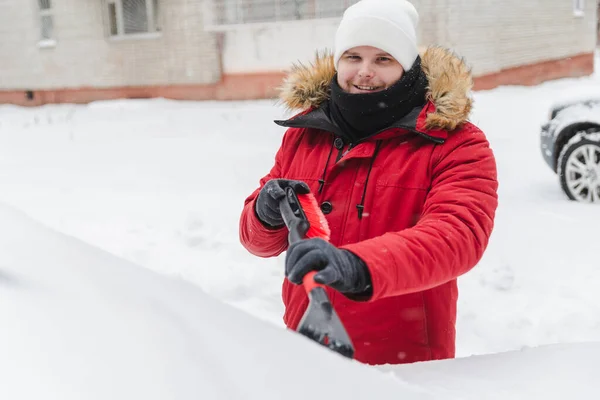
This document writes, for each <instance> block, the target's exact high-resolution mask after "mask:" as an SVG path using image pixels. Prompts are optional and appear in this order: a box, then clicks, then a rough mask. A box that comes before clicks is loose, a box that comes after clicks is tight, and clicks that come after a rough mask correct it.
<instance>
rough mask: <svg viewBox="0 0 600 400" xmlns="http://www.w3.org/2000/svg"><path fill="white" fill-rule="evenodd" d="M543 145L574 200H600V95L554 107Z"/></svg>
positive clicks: (546, 125) (544, 131)
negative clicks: (599, 96)
mask: <svg viewBox="0 0 600 400" xmlns="http://www.w3.org/2000/svg"><path fill="white" fill-rule="evenodd" d="M540 145H541V150H542V155H543V157H544V160H545V161H546V163H547V164H548V165H549V166H550V168H552V170H553V171H554V172H555V173H556V174H557V175H558V176H559V179H560V185H561V187H562V189H563V191H564V192H565V193H566V195H567V196H568V197H569V198H570V199H571V200H577V201H583V202H591V203H600V98H594V99H585V100H579V101H574V102H570V103H566V104H560V105H555V106H554V107H552V109H551V110H550V115H549V120H548V122H546V123H545V124H544V125H543V126H542V129H541V134H540Z"/></svg>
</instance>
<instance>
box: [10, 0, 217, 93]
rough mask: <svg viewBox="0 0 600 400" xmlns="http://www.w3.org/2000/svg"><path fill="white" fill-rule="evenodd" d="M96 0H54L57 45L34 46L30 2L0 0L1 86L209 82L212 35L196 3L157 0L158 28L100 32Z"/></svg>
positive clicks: (36, 27) (213, 63)
mask: <svg viewBox="0 0 600 400" xmlns="http://www.w3.org/2000/svg"><path fill="white" fill-rule="evenodd" d="M103 4H104V1H102V0H53V1H52V6H53V10H54V27H55V28H54V31H55V36H56V45H55V46H53V47H46V48H44V47H40V46H39V41H40V19H39V13H38V6H37V0H0V89H9V90H10V89H15V90H23V89H60V88H77V87H82V86H83V87H97V88H101V87H120V86H146V85H169V84H204V83H215V82H218V81H219V80H220V79H221V73H220V70H219V60H218V51H217V48H216V41H215V36H214V35H213V34H212V33H211V32H206V31H205V30H204V29H203V18H202V11H203V7H202V2H201V1H199V0H161V1H160V4H161V5H163V6H164V7H163V13H162V16H161V17H162V18H161V22H162V26H163V32H162V33H161V34H159V35H156V36H149V37H146V38H143V39H131V38H129V39H126V40H115V39H112V38H109V37H108V35H107V27H106V16H105V15H104V9H103Z"/></svg>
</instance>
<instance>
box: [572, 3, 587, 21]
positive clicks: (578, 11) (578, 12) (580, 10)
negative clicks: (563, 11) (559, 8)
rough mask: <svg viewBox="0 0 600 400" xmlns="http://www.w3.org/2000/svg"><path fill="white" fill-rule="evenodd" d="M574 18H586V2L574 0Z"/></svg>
mask: <svg viewBox="0 0 600 400" xmlns="http://www.w3.org/2000/svg"><path fill="white" fill-rule="evenodd" d="M573 16H574V17H578V18H582V17H585V0H573Z"/></svg>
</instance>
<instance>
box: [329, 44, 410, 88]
mask: <svg viewBox="0 0 600 400" xmlns="http://www.w3.org/2000/svg"><path fill="white" fill-rule="evenodd" d="M337 73H338V77H337V80H338V85H340V87H341V88H342V89H343V90H344V91H345V92H348V93H375V92H379V91H381V90H384V89H387V88H389V87H390V86H392V85H393V84H394V83H396V82H398V80H399V79H400V78H401V77H402V75H404V68H402V65H400V63H399V62H398V61H396V59H394V58H393V57H392V56H390V55H389V54H388V53H386V52H385V51H382V50H380V49H378V48H376V47H371V46H359V47H353V48H351V49H350V50H347V51H346V52H345V53H344V54H342V57H341V58H340V61H339V62H338V69H337Z"/></svg>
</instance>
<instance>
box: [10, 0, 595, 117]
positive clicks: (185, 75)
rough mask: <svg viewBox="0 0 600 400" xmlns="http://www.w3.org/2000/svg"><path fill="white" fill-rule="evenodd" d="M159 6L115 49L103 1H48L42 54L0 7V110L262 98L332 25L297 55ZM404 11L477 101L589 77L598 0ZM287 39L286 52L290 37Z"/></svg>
mask: <svg viewBox="0 0 600 400" xmlns="http://www.w3.org/2000/svg"><path fill="white" fill-rule="evenodd" d="M159 1H160V4H161V5H163V9H162V13H161V23H162V26H163V31H162V33H161V34H160V35H158V36H157V37H150V38H145V39H126V40H123V39H118V40H115V39H111V38H108V35H107V33H106V29H107V27H106V23H105V19H106V15H105V10H104V8H103V5H104V4H105V2H104V0H53V1H52V4H53V7H54V10H55V12H56V15H55V17H54V24H55V36H56V39H57V44H56V46H55V47H50V48H40V47H39V46H38V42H39V32H40V27H39V16H38V10H37V1H34V0H0V103H2V102H10V103H16V104H25V105H37V104H43V103H46V102H88V101H91V100H96V99H113V98H122V97H155V96H165V97H171V98H180V99H197V100H202V99H252V98H264V97H270V96H273V95H274V94H275V90H274V88H275V87H276V86H277V85H278V84H279V83H280V81H281V77H282V75H281V71H282V70H283V69H284V68H287V67H289V65H290V64H291V62H288V58H289V57H291V56H292V55H293V56H294V57H296V55H298V57H300V58H302V57H301V56H302V52H303V51H304V53H306V54H304V56H308V55H310V56H311V57H312V54H313V47H314V48H315V49H319V48H323V47H324V46H325V45H327V46H329V45H330V44H331V43H332V41H333V37H332V35H333V32H334V29H333V28H334V27H335V24H337V22H335V21H333V22H331V24H332V27H331V28H332V30H331V32H332V33H331V34H328V35H326V34H324V36H327V37H323V38H321V37H310V38H309V39H310V40H309V39H308V38H307V39H306V40H307V43H300V44H298V45H295V46H290V43H288V41H289V40H288V39H286V36H285V35H284V34H283V33H285V32H282V31H278V30H277V29H280V30H290V29H291V26H290V24H284V25H279V26H271V27H269V26H268V24H267V25H266V26H261V27H258V28H256V29H255V31H252V29H250V30H247V29H246V28H244V29H243V30H241V31H239V32H233V33H232V32H230V33H215V32H210V31H206V30H205V29H204V28H203V22H204V18H203V11H204V8H203V7H204V3H205V2H206V1H208V0H159ZM411 1H412V2H413V3H414V4H415V6H416V7H417V9H418V10H419V12H420V16H421V24H420V30H419V38H420V42H421V45H429V44H439V45H443V46H447V47H450V48H453V49H455V50H456V51H457V52H458V53H459V54H460V55H462V56H464V57H465V58H466V59H467V62H468V63H469V65H471V66H472V67H473V73H474V74H475V75H476V76H478V77H479V78H478V79H477V80H476V89H487V88H492V87H495V86H497V85H502V84H535V83H539V82H541V81H544V80H547V79H555V78H560V77H564V76H581V75H586V74H589V73H591V72H592V71H593V51H594V49H595V46H596V40H597V39H596V32H597V14H596V11H597V8H596V7H597V3H596V0H588V1H586V2H585V4H586V10H585V13H584V15H583V16H582V17H576V16H574V15H573V2H572V1H571V0H411ZM307 23H308V24H310V22H307ZM269 29H271V30H272V31H273V32H270V31H269ZM322 29H323V32H326V31H327V29H325V28H322ZM269 32H270V33H271V35H269ZM290 32H292V33H291V37H292V38H293V39H292V40H296V39H297V37H298V34H297V31H294V30H292V31H290ZM294 32H295V33H294ZM288 33H289V32H288ZM288 36H289V35H288ZM300 36H303V35H300ZM317 36H318V35H317ZM282 37H283V38H284V39H281V38H282ZM249 38H253V39H254V40H253V41H249ZM257 38H260V40H258V39H257ZM267 38H272V40H270V41H269V40H267ZM221 39H223V40H222V41H221ZM234 39H237V40H234ZM241 39H243V40H241ZM219 45H222V46H219ZM236 46H238V47H236ZM240 46H241V47H240ZM261 46H262V47H261ZM219 48H221V49H223V56H222V57H221V56H219ZM242 50H243V51H242ZM284 50H285V51H284ZM286 51H288V53H289V52H292V53H293V54H288V53H286ZM241 54H244V56H243V57H240V55H241ZM247 54H252V55H253V56H254V58H252V59H251V60H250V59H249V58H248V57H247ZM257 55H261V56H262V58H261V57H258V56H257ZM267 56H268V57H267ZM265 58H267V59H268V61H269V63H268V68H267V71H264V72H265V73H263V72H261V71H260V68H258V64H256V63H257V62H258V61H257V60H263V59H265ZM240 59H243V60H247V61H244V62H240ZM249 61H253V63H254V64H253V63H251V62H250V63H249ZM263 61H264V60H263ZM228 63H229V64H228ZM277 63H282V64H283V63H285V65H279V64H277ZM230 64H232V65H230ZM250 64H251V65H250ZM245 68H246V69H247V68H250V69H251V70H245ZM222 71H226V72H227V71H229V72H231V71H234V72H235V73H230V74H228V73H225V74H223V73H222ZM266 72H270V73H266ZM27 89H31V90H34V91H35V96H34V97H35V98H34V100H33V101H30V100H27V99H26V96H25V90H27Z"/></svg>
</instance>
